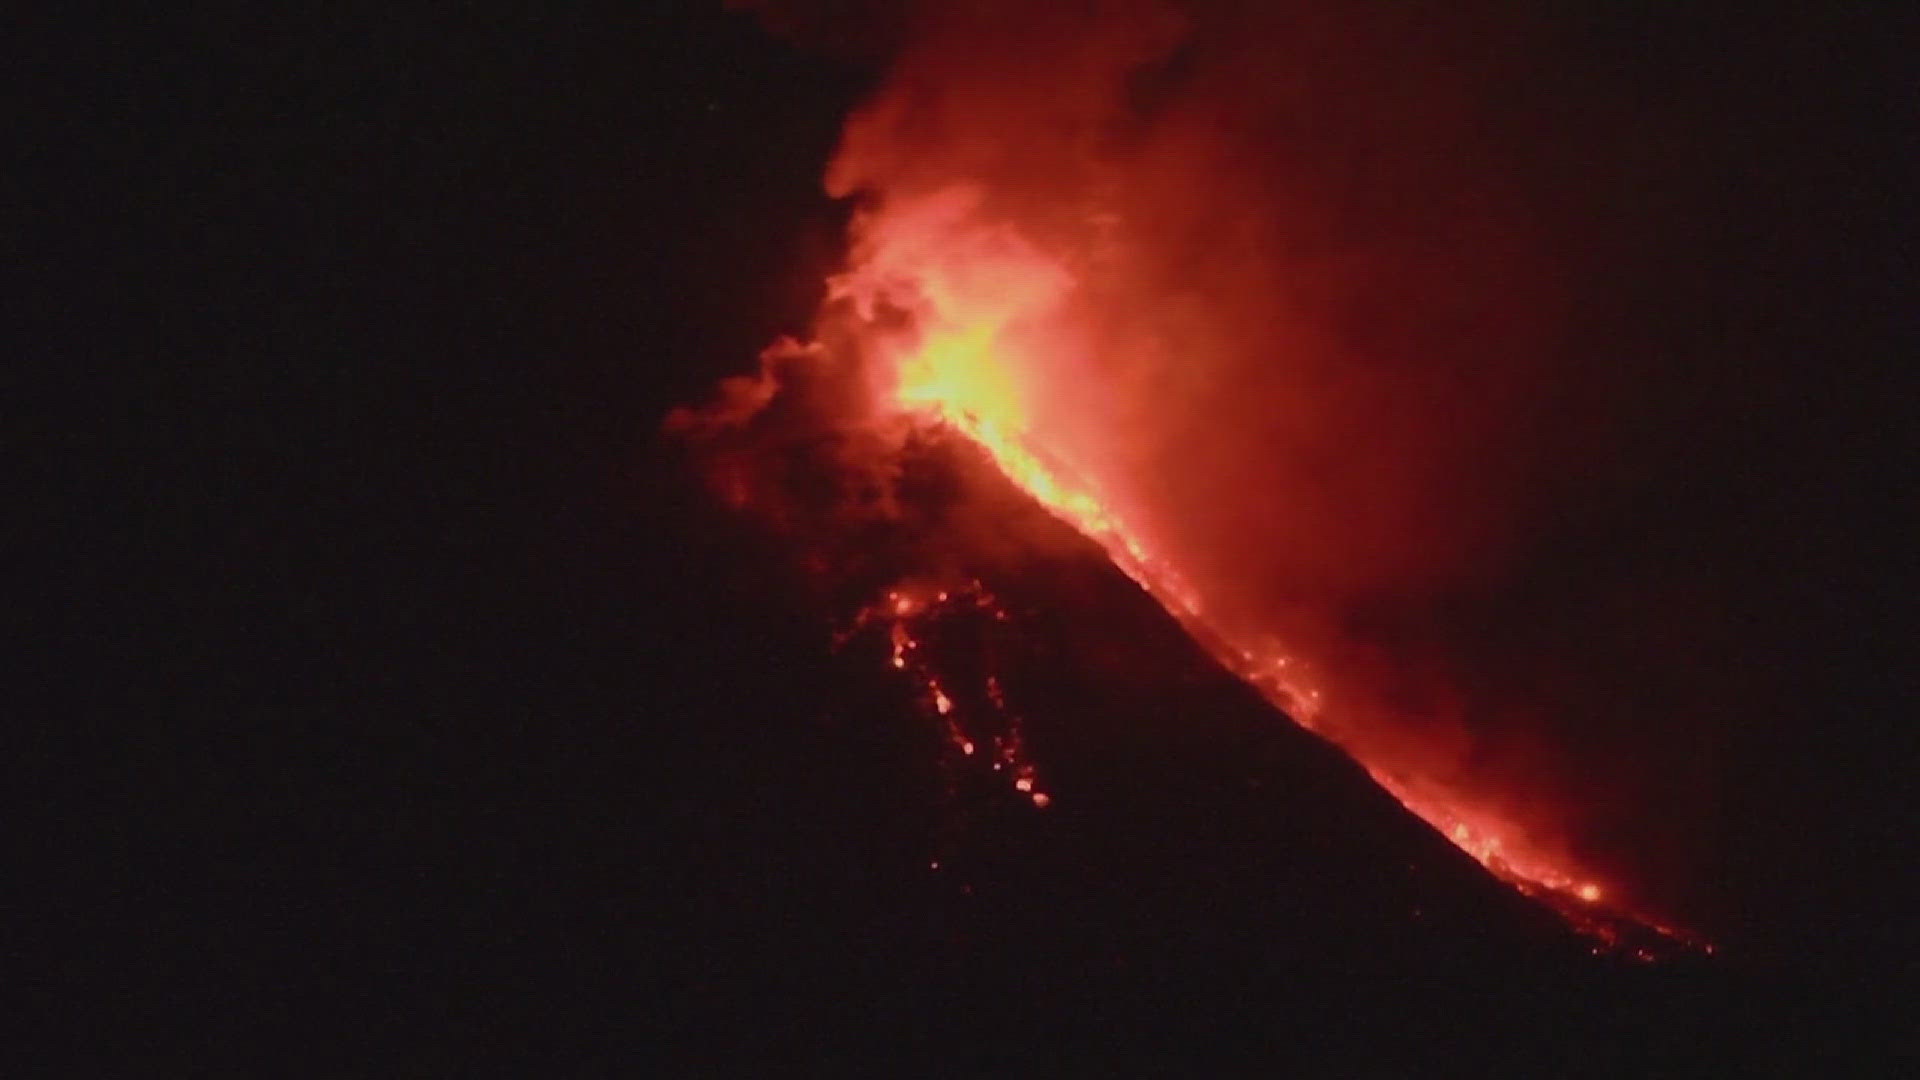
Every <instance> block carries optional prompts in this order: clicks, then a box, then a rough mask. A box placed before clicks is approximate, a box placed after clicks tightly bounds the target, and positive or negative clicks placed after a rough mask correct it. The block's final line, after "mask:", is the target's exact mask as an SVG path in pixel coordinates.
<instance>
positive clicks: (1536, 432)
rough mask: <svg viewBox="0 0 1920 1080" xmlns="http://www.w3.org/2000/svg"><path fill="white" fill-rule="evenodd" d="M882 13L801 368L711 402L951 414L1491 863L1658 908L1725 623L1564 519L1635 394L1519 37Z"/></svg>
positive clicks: (1202, 19)
mask: <svg viewBox="0 0 1920 1080" xmlns="http://www.w3.org/2000/svg"><path fill="white" fill-rule="evenodd" d="M902 25H903V26H904V29H901V28H900V27H897V26H891V25H890V26H889V28H888V29H887V31H886V33H885V34H882V35H880V36H882V37H888V38H892V37H896V36H902V35H903V36H904V38H905V40H906V41H907V44H906V46H905V48H904V49H902V50H901V51H900V52H899V53H898V54H897V56H896V57H895V58H894V61H893V63H892V66H891V68H890V70H889V74H888V75H887V77H886V80H885V82H884V84H883V85H882V86H881V87H880V89H879V90H878V92H877V93H876V94H875V95H874V96H873V97H872V99H871V100H870V101H869V102H868V103H867V104H866V105H865V106H863V107H862V108H861V109H860V110H859V112H858V113H857V115H855V116H854V117H852V118H851V119H850V120H849V122H848V124H847V127H846V131H845V135H844V139H843V142H842V144H841V147H840V150H839V152H838V154H837V155H836V156H835V158H834V160H833V161H832V163H831V165H830V167H829V168H828V170H827V175H826V185H827V189H828V191H829V192H830V193H831V194H833V195H835V196H845V197H851V198H854V199H856V200H857V203H858V205H859V207H860V208H861V209H860V211H859V213H858V216H857V219H856V222H855V225H854V230H853V236H852V241H851V250H850V254H849V259H848V266H847V270H846V272H845V273H844V274H842V275H841V276H839V277H837V278H836V279H835V280H834V282H833V283H832V284H831V286H830V290H829V291H830V296H829V299H828V302H827V305H826V307H825V309H824V310H823V313H822V316H821V322H820V326H819V327H818V330H817V336H818V338H819V341H820V344H819V345H817V346H814V347H812V348H811V349H810V350H808V349H800V350H789V351H787V352H785V353H781V354H778V357H777V358H776V360H775V361H774V362H773V367H772V368H770V369H769V373H768V376H767V381H763V382H760V383H757V384H754V383H742V384H740V385H739V386H738V388H737V389H736V392H735V393H734V394H733V405H734V407H735V408H736V409H737V410H750V409H753V408H758V407H760V406H761V405H762V404H764V402H765V400H766V399H767V397H768V395H769V394H771V392H772V389H773V385H774V383H773V379H774V377H775V376H777V369H778V367H779V366H780V365H781V364H810V365H816V366H820V367H825V368H830V369H832V370H834V371H835V372H837V373H838V374H836V375H835V376H834V377H833V379H831V380H828V381H829V382H830V383H831V384H832V385H834V386H836V387H838V389H837V390H836V391H835V392H836V393H837V394H840V395H841V399H840V402H839V404H838V405H836V406H835V411H836V412H837V414H838V415H839V416H840V417H841V419H842V422H843V423H844V424H845V426H846V427H847V428H848V429H849V430H859V431H865V432H869V433H872V432H876V431H881V430H883V429H886V428H887V424H888V423H889V418H894V417H898V416H902V415H919V416H927V415H932V416H935V417H938V418H940V419H943V420H945V421H947V422H949V423H952V424H955V425H957V426H959V427H960V428H961V429H962V430H964V431H966V432H968V433H969V434H970V435H972V436H973V437H974V438H975V439H976V440H978V441H980V442H981V443H982V444H983V445H985V446H986V447H987V448H988V449H989V451H991V452H992V453H993V454H994V456H995V458H996V460H998V461H999V462H1000V463H1001V465H1002V467H1003V468H1004V469H1005V470H1006V471H1007V472H1008V473H1009V475H1011V476H1012V477H1013V478H1014V479H1015V480H1016V482H1019V483H1020V484H1021V485H1022V486H1024V487H1026V488H1027V489H1028V490H1029V491H1031V492H1032V493H1034V494H1035V495H1036V496H1037V497H1039V498H1040V499H1041V501H1042V502H1044V503H1046V504H1047V505H1049V506H1050V507H1051V508H1053V509H1055V510H1056V512H1059V513H1061V515H1062V516H1064V517H1066V518H1068V519H1069V520H1071V521H1073V522H1074V523H1075V524H1077V525H1079V526H1081V527H1082V529H1083V530H1084V531H1087V532H1088V533H1089V534H1090V535H1093V536H1094V537H1095V538H1096V539H1099V540H1100V541H1101V542H1102V543H1103V544H1105V545H1106V546H1107V547H1108V549H1109V550H1110V551H1112V552H1114V553H1115V555H1116V558H1117V559H1119V560H1120V561H1121V562H1122V564H1123V565H1125V566H1127V568H1128V569H1129V572H1131V573H1134V574H1135V576H1136V577H1137V578H1140V579H1141V580H1142V581H1143V583H1145V584H1147V585H1148V586H1149V587H1150V588H1153V589H1154V590H1155V591H1156V593H1157V594H1159V595H1160V596H1161V598H1162V599H1163V601H1166V602H1168V603H1169V606H1170V607H1172V608H1174V609H1175V611H1176V613H1177V614H1180V615H1182V617H1183V618H1185V619H1187V620H1188V622H1189V624H1190V625H1194V626H1195V627H1196V629H1197V630H1199V631H1201V632H1202V633H1203V634H1204V635H1207V636H1211V637H1213V638H1214V639H1216V645H1217V647H1219V648H1221V649H1223V650H1224V652H1225V653H1228V654H1232V655H1234V656H1237V657H1239V658H1240V660H1239V665H1240V666H1241V668H1242V670H1243V673H1246V674H1248V675H1249V676H1250V677H1255V678H1256V679H1257V678H1259V677H1262V676H1263V675H1264V677H1267V678H1269V679H1270V680H1271V685H1270V689H1272V690H1273V691H1274V692H1275V693H1276V695H1278V696H1279V697H1280V698H1281V699H1282V700H1283V701H1285V702H1287V703H1288V704H1290V705H1291V707H1292V709H1293V711H1294V712H1295V713H1296V714H1297V715H1300V716H1301V718H1302V719H1303V721H1307V722H1310V723H1311V724H1312V725H1313V726H1314V727H1315V728H1316V730H1319V731H1321V732H1323V733H1325V734H1327V735H1328V736H1329V737H1331V738H1333V739H1334V740H1335V741H1336V742H1339V743H1340V744H1342V745H1343V746H1345V747H1347V748H1348V749H1349V750H1350V752H1352V753H1353V754H1354V755H1355V756H1356V757H1357V758H1358V759H1360V760H1361V762H1362V763H1363V764H1365V765H1367V766H1368V767H1369V769H1370V770H1372V771H1373V772H1374V773H1375V775H1376V776H1378V777H1380V778H1381V779H1382V781H1383V782H1385V783H1387V784H1388V786H1389V787H1391V788H1393V789H1394V790H1395V792H1396V794H1399V795H1401V797H1402V798H1403V799H1405V800H1407V801H1408V802H1409V805H1411V806H1413V807H1414V808H1415V809H1416V810H1418V811H1420V812H1421V813H1422V814H1423V815H1424V816H1427V817H1428V819H1429V820H1430V821H1433V822H1434V823H1435V824H1436V826H1438V827H1440V828H1441V829H1442V830H1443V831H1447V832H1449V833H1451V834H1452V835H1454V836H1455V837H1456V839H1458V840H1459V841H1460V842H1461V843H1462V845H1463V846H1465V847H1468V848H1469V850H1473V851H1474V852H1475V853H1476V854H1477V855H1479V856H1481V857H1482V858H1483V861H1485V860H1487V859H1488V858H1489V857H1490V856H1491V857H1492V858H1493V859H1494V860H1495V861H1496V862H1504V863H1510V864H1512V865H1513V866H1516V867H1520V868H1521V870H1520V876H1521V877H1522V878H1525V879H1528V880H1532V881H1535V882H1544V883H1547V884H1552V885H1556V886H1557V887H1560V888H1563V889H1565V890H1566V891H1567V892H1569V893H1571V894H1574V895H1584V896H1585V898H1586V899H1592V898H1593V895H1594V894H1597V893H1599V892H1601V891H1604V892H1605V893H1606V894H1607V895H1608V896H1609V897H1610V898H1611V897H1616V896H1620V895H1621V894H1623V893H1624V894H1631V895H1632V896H1633V897H1634V898H1633V899H1632V900H1631V901H1630V903H1632V904H1633V905H1635V906H1639V907H1641V908H1642V909H1652V910H1655V911H1671V910H1673V909H1674V908H1675V907H1676V906H1678V905H1679V904H1680V903H1681V900H1682V899H1683V898H1684V897H1685V895H1686V893H1687V891H1688V889H1690V888H1691V887H1692V883H1691V882H1690V881H1688V880H1687V879H1686V875H1685V873H1684V870H1683V869H1682V868H1683V867H1684V865H1685V863H1686V861H1687V849H1686V847H1685V844H1686V842H1687V840H1688V838H1689V837H1691V836H1692V835H1694V832H1695V830H1696V828H1697V826H1698V824H1699V821H1700V819H1701V818H1702V817H1703V816H1704V814H1705V812H1706V811H1705V807H1706V805H1707V795H1706V793H1707V792H1708V790H1709V788H1708V785H1707V783H1706V780H1707V776H1706V771H1705V762H1706V759H1707V751H1708V750H1709V749H1710V747H1709V746H1706V745H1704V743H1705V740H1703V739H1702V738H1700V737H1699V736H1698V732H1699V731H1700V730H1701V718H1700V717H1699V716H1697V715H1695V714H1694V713H1695V710H1700V709H1708V708H1711V707H1712V706H1711V705H1708V704H1702V698H1703V692H1701V691H1699V690H1698V682H1699V680H1698V678H1697V675H1698V670H1699V668H1700V665H1701V659H1700V658H1701V657H1702V656H1703V655H1705V654H1706V653H1707V652H1708V651H1710V650H1709V647H1708V645H1707V644H1706V640H1707V637H1708V636H1709V634H1710V627H1711V625H1712V617H1711V612H1710V610H1706V609H1704V608H1703V607H1702V606H1701V605H1699V604H1697V603H1695V602H1693V601H1690V600H1689V599H1688V597H1689V596H1690V595H1691V593H1690V591H1689V589H1688V588H1687V583H1686V582H1685V581H1675V580H1672V579H1670V578H1667V577H1659V578H1655V579H1648V578H1647V576H1646V575H1643V574H1641V573H1640V572H1639V571H1638V570H1637V569H1635V566H1636V565H1637V564H1635V563H1634V562H1633V561H1632V560H1631V559H1624V560H1623V559H1618V558H1612V557H1610V554H1609V551H1608V550H1607V549H1606V548H1605V547H1604V544H1606V543H1609V542H1625V543H1628V544H1631V543H1632V540H1631V538H1626V539H1625V540H1624V541H1622V538H1620V537H1618V536H1615V537H1613V538H1612V539H1609V538H1608V537H1607V536H1606V535H1605V534H1601V535H1599V536H1598V537H1596V535H1595V532H1596V530H1595V529H1594V528H1590V527H1589V518H1588V515H1589V513H1590V510H1589V502H1590V500H1593V499H1595V498H1598V497H1600V496H1603V495H1604V494H1605V493H1606V492H1608V491H1610V490H1614V489H1616V488H1617V487H1618V486H1619V485H1621V484H1622V483H1626V484H1629V485H1630V483H1631V480H1632V477H1633V476H1634V475H1635V472H1636V470H1640V469H1645V468H1648V467H1654V466H1650V465H1649V463H1648V462H1646V461H1644V460H1642V459H1640V458H1639V457H1637V456H1636V455H1635V454H1634V453H1633V452H1631V448H1629V449H1628V450H1627V451H1621V452H1615V449H1614V446H1613V441H1614V440H1616V439H1618V438H1621V436H1620V435H1619V434H1618V433H1617V432H1615V431H1614V430H1613V429H1611V428H1610V427H1609V422H1610V418H1611V417H1613V416H1614V415H1615V412H1614V410H1615V409H1616V406H1617V402H1618V401H1619V399H1620V397H1621V395H1622V393H1623V387H1622V385H1621V382H1620V380H1619V378H1618V377H1617V376H1616V374H1615V372H1614V370H1613V368H1612V366H1611V365H1609V364H1608V363H1607V362H1606V359H1605V357H1604V356H1601V355H1597V353H1596V350H1595V349H1594V348H1593V347H1592V346H1591V344H1590V343H1587V342H1583V341H1581V340H1580V338H1579V335H1580V333H1581V330H1582V327H1583V326H1584V323H1583V322H1581V321H1578V320H1577V316H1576V313H1578V312H1579V311H1580V310H1581V308H1582V306H1583V305H1584V304H1586V303H1587V302H1588V300H1589V299H1590V297H1589V296H1588V292H1589V291H1590V290H1591V289H1592V288H1593V286H1592V284H1591V281H1592V279H1593V277H1594V275H1595V274H1596V273H1598V269H1597V266H1598V264H1597V263H1596V262H1595V261H1594V260H1593V258H1592V257H1591V255H1590V252H1591V250H1592V249H1593V246H1594V238H1593V236H1592V235H1591V231H1590V230H1589V229H1588V228H1587V227H1586V226H1584V225H1582V224H1581V219H1580V217H1579V213H1578V211H1579V207H1580V201H1579V199H1578V198H1570V197H1569V196H1568V195H1567V193H1566V190H1565V185H1566V184H1567V183H1569V182H1572V179H1573V175H1572V173H1571V172H1570V170H1573V169H1576V168H1577V167H1578V163H1579V162H1581V161H1583V160H1585V155H1587V154H1588V153H1589V152H1591V153H1599V154H1604V151H1605V149H1606V145H1605V139H1604V136H1603V134H1601V133H1599V129H1598V128H1596V130H1595V131H1594V132H1588V131H1582V130H1570V129H1569V128H1568V127H1567V126H1566V124H1567V122H1568V120H1569V118H1570V117H1572V116H1573V115H1574V114H1575V113H1576V112H1577V109H1576V108H1575V107H1576V106H1577V105H1578V100H1577V97H1578V95H1569V94H1568V93H1567V92H1566V89H1565V87H1559V89H1558V90H1556V88H1555V84H1553V83H1552V81H1551V80H1550V79H1544V77H1543V75H1542V70H1541V68H1542V61H1540V60H1539V59H1538V56H1539V55H1540V53H1541V50H1542V49H1544V48H1546V44H1545V43H1544V42H1543V41H1542V40H1541V37H1542V33H1543V32H1542V31H1541V29H1540V28H1539V27H1536V26H1533V25H1531V24H1529V23H1528V22H1527V21H1526V20H1525V19H1521V18H1515V17H1511V16H1507V17H1499V18H1496V17H1493V16H1491V15H1489V14H1487V13H1485V12H1482V11H1479V10H1477V9H1472V8H1463V7H1461V6H1458V5H1438V6H1435V7H1434V8H1432V9H1428V8H1426V7H1424V6H1422V5H1404V6H1402V5H1393V6H1387V5H1382V6H1379V7H1374V6H1370V5H1368V6H1360V5H1320V4H1314V5H1309V4H1277V5H1276V4H1268V3H1256V2H1249V3H1244V4H1209V5H1200V6H1194V5H1188V6H1182V7H1176V6H1174V5H1171V4H1160V3H1147V2H1138V3H1111V2H1086V3H1069V4H1058V5H1053V4H1043V5H1036V4H1026V3H1011V2H1007V3H996V2H976V3H966V4H951V5H936V6H924V7H921V8H918V9H914V13H913V15H912V16H911V17H908V18H906V19H905V20H904V23H903V24H902ZM1529 56H1531V57H1535V59H1534V60H1533V61H1532V62H1530V63H1523V62H1522V60H1521V59H1519V58H1522V57H1529ZM1556 93H1558V94H1559V96H1558V97H1555V94H1556ZM1536 96H1538V98H1539V99H1540V100H1535V97H1536ZM1581 116H1582V117H1583V119H1582V120H1581V121H1580V122H1583V123H1589V124H1593V125H1603V124H1604V121H1603V120H1602V118H1601V117H1599V116H1598V115H1586V114H1581ZM1628 366H1629V367H1630V366H1631V365H1628ZM869 437H871V438H873V439H877V440H879V442H881V443H883V444H884V442H885V441H886V438H888V436H886V435H883V434H882V435H870V436H869ZM1596 493H1598V494H1596ZM1280 661H1285V663H1286V665H1287V666H1286V668H1285V669H1284V670H1282V669H1281V668H1280V667H1279V666H1277V665H1278V664H1279V662H1280ZM1705 696H1710V695H1705ZM1594 882H1600V883H1604V886H1600V885H1595V884H1593V883H1594Z"/></svg>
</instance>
